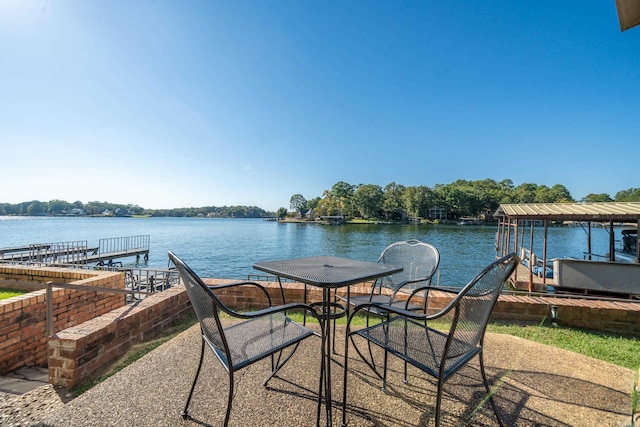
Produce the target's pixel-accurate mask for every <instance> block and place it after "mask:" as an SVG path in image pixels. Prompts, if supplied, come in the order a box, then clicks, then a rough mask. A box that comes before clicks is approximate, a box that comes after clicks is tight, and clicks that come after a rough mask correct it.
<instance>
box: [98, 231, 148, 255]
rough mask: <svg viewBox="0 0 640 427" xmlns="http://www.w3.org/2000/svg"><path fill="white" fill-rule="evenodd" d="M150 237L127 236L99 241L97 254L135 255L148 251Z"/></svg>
mask: <svg viewBox="0 0 640 427" xmlns="http://www.w3.org/2000/svg"><path fill="white" fill-rule="evenodd" d="M149 241H150V236H149V235H148V234H147V235H141V236H128V237H111V238H108V239H100V241H99V243H98V253H99V254H105V253H123V254H127V253H136V252H139V251H141V250H147V251H148V250H149Z"/></svg>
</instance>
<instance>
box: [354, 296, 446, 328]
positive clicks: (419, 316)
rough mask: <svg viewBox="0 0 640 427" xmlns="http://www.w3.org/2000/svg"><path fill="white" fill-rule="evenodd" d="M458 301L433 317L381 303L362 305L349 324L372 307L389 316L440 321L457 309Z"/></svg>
mask: <svg viewBox="0 0 640 427" xmlns="http://www.w3.org/2000/svg"><path fill="white" fill-rule="evenodd" d="M458 301H459V299H458V298H454V299H453V300H452V301H451V302H450V303H449V304H447V306H446V307H444V308H443V309H442V310H440V311H439V312H437V313H435V314H431V315H427V314H422V313H418V312H415V311H410V310H405V309H404V308H399V307H394V306H390V305H386V304H380V303H365V304H360V305H358V306H356V307H355V309H354V310H353V311H352V312H351V314H350V315H349V321H348V322H347V324H350V323H351V319H352V318H353V316H354V315H355V314H356V313H358V312H359V311H362V310H365V309H369V308H371V307H377V308H380V309H382V310H384V311H386V312H387V313H388V314H395V315H397V316H401V317H406V318H408V319H413V320H422V321H428V320H434V319H438V318H440V317H442V316H444V315H445V314H447V313H448V312H449V311H451V309H453V308H454V307H456V306H457V305H458Z"/></svg>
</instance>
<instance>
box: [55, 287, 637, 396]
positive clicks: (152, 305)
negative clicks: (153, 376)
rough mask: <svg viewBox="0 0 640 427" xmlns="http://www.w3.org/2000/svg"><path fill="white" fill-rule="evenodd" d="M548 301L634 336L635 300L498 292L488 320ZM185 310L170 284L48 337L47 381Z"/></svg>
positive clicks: (524, 313) (540, 313) (240, 298)
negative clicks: (566, 297)
mask: <svg viewBox="0 0 640 427" xmlns="http://www.w3.org/2000/svg"><path fill="white" fill-rule="evenodd" d="M204 281H205V283H207V284H209V285H217V284H224V283H229V282H232V280H224V279H204ZM260 283H261V284H262V285H263V286H265V287H266V288H267V290H268V292H269V295H270V296H271V298H272V302H273V304H276V305H277V304H280V303H282V298H281V296H280V289H279V287H278V284H277V283H276V282H260ZM283 288H284V294H285V299H286V301H287V302H301V301H303V298H304V295H305V292H304V286H303V285H300V284H297V283H284V284H283ZM366 292H367V286H354V287H352V288H351V294H352V295H357V294H362V293H366ZM219 295H220V297H221V299H222V301H223V302H224V303H225V304H227V305H229V306H230V307H234V308H236V309H238V310H248V309H260V308H265V307H267V305H268V301H267V299H266V297H265V296H264V294H263V293H262V291H260V290H258V289H256V288H255V287H242V288H236V289H233V290H224V291H220V292H219ZM307 298H308V302H313V301H320V300H321V299H322V291H321V290H319V289H317V288H314V287H311V286H309V287H307ZM429 298H430V300H429V307H430V311H436V310H439V309H441V308H443V307H444V306H445V305H446V304H448V303H449V302H450V301H451V294H447V293H445V292H437V291H435V292H432V293H431V294H430V297H429ZM551 305H556V306H557V307H558V310H557V312H558V321H559V322H560V323H562V324H564V325H567V326H571V327H580V328H589V329H593V330H599V331H606V332H613V333H624V334H628V335H634V336H638V337H640V303H633V302H605V301H589V300H568V299H561V298H547V297H545V298H541V297H526V296H511V295H502V296H500V298H499V299H498V303H497V304H496V307H495V309H494V311H493V314H492V318H493V319H494V320H511V321H524V322H541V321H542V320H543V319H545V318H548V317H549V315H550V307H551ZM185 310H190V303H189V300H188V296H187V293H186V290H185V289H184V288H183V287H181V286H180V287H174V288H171V289H169V290H167V291H164V292H161V293H158V294H155V295H152V296H150V297H148V298H146V299H144V300H143V301H140V302H138V303H137V304H135V305H134V306H131V307H123V308H120V309H117V310H115V311H113V312H111V313H109V314H106V315H103V316H101V317H98V318H95V319H93V320H90V321H88V322H85V323H84V324H82V325H79V326H77V327H73V328H70V329H67V330H65V331H60V332H58V334H56V336H54V337H53V338H51V339H50V340H49V346H50V350H49V356H50V357H49V375H50V382H51V383H53V384H59V385H65V386H71V385H74V384H77V383H79V382H81V381H83V380H85V379H86V378H88V377H91V376H93V375H96V373H97V372H99V371H100V368H102V367H105V366H107V365H108V364H109V363H111V362H113V361H114V360H116V359H117V358H118V357H120V356H121V355H123V354H124V353H125V352H126V350H128V349H129V348H130V347H131V346H132V345H133V344H134V343H136V342H139V341H144V340H146V339H148V338H151V337H152V336H154V335H155V334H156V333H157V332H159V331H160V330H161V329H162V328H163V327H164V326H165V325H167V324H168V323H170V322H172V321H173V320H174V319H175V318H176V317H177V316H179V315H181V314H182V313H184V312H185Z"/></svg>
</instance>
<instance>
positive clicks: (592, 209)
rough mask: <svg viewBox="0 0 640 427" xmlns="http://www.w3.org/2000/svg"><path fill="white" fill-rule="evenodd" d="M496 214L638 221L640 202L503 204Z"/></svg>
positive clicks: (557, 219) (557, 218)
mask: <svg viewBox="0 0 640 427" xmlns="http://www.w3.org/2000/svg"><path fill="white" fill-rule="evenodd" d="M494 216H495V217H506V218H509V219H529V220H545V219H547V220H556V221H602V222H605V221H615V222H625V221H638V220H640V202H599V203H515V204H502V205H500V207H499V208H498V210H496V212H495V214H494Z"/></svg>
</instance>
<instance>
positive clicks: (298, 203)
mask: <svg viewBox="0 0 640 427" xmlns="http://www.w3.org/2000/svg"><path fill="white" fill-rule="evenodd" d="M306 205H307V199H305V198H304V196H303V195H302V194H294V195H293V196H291V200H289V208H290V209H291V210H294V211H297V210H300V209H302V208H304V207H305V206H306Z"/></svg>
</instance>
